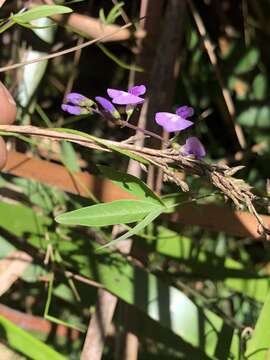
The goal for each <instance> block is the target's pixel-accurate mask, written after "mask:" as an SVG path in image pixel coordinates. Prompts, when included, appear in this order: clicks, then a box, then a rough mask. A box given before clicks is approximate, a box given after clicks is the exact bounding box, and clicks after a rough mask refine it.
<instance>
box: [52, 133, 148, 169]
mask: <svg viewBox="0 0 270 360" xmlns="http://www.w3.org/2000/svg"><path fill="white" fill-rule="evenodd" d="M52 130H54V131H59V132H66V133H68V134H74V135H80V136H83V137H85V138H88V139H91V140H92V141H93V142H95V143H96V144H99V145H103V146H106V147H107V148H108V149H110V150H113V151H115V152H117V153H119V154H123V155H125V156H127V157H129V158H130V159H133V160H136V161H138V162H140V163H142V164H146V165H148V164H149V161H148V160H146V159H144V158H143V157H142V156H140V155H137V154H134V153H133V152H132V151H129V150H125V149H121V148H120V147H118V146H117V145H116V144H111V143H110V142H108V141H106V140H103V139H100V138H97V137H96V136H93V135H90V134H86V133H84V132H82V131H78V130H73V129H67V128H53V129H52ZM69 141H71V142H72V140H69Z"/></svg>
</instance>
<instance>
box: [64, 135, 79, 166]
mask: <svg viewBox="0 0 270 360" xmlns="http://www.w3.org/2000/svg"><path fill="white" fill-rule="evenodd" d="M61 160H62V162H63V164H64V165H65V166H66V167H67V169H68V170H69V171H71V172H76V171H80V167H79V165H78V159H77V155H76V151H75V150H74V148H73V145H72V144H71V143H70V142H67V141H62V143H61Z"/></svg>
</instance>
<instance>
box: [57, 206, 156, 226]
mask: <svg viewBox="0 0 270 360" xmlns="http://www.w3.org/2000/svg"><path fill="white" fill-rule="evenodd" d="M160 208H161V207H160V206H157V205H155V204H153V203H149V202H145V201H136V200H116V201H112V202H110V203H105V204H96V205H92V206H87V207H84V208H81V209H78V210H74V211H70V212H67V213H65V214H62V215H59V216H57V217H56V219H55V220H56V221H57V222H58V223H60V224H66V225H83V226H108V225H115V224H127V223H132V222H136V221H140V220H142V219H143V218H144V217H145V216H146V215H148V214H149V213H151V212H153V211H154V210H158V209H160Z"/></svg>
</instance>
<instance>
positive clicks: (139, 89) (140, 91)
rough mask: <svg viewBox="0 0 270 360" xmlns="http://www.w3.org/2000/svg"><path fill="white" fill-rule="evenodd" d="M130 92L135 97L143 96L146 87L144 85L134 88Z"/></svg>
mask: <svg viewBox="0 0 270 360" xmlns="http://www.w3.org/2000/svg"><path fill="white" fill-rule="evenodd" d="M128 92H129V93H130V94H132V95H135V96H139V95H143V94H145V92H146V87H145V86H144V85H137V86H132V87H131V88H130V89H129V90H128Z"/></svg>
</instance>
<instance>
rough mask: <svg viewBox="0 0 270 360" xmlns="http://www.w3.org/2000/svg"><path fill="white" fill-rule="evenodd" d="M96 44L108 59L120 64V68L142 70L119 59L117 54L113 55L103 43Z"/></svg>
mask: <svg viewBox="0 0 270 360" xmlns="http://www.w3.org/2000/svg"><path fill="white" fill-rule="evenodd" d="M96 46H97V47H98V48H99V49H100V50H101V51H102V52H103V53H104V54H105V55H106V56H108V58H109V59H111V60H112V61H113V62H115V63H116V64H117V65H118V66H120V67H121V68H122V69H125V70H132V71H137V72H143V71H144V70H143V68H142V67H140V66H136V65H128V64H126V63H125V62H124V61H122V60H121V59H119V58H118V57H117V56H115V55H114V54H113V53H112V52H111V51H109V50H108V49H107V48H106V46H104V45H103V44H98V43H96Z"/></svg>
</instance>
